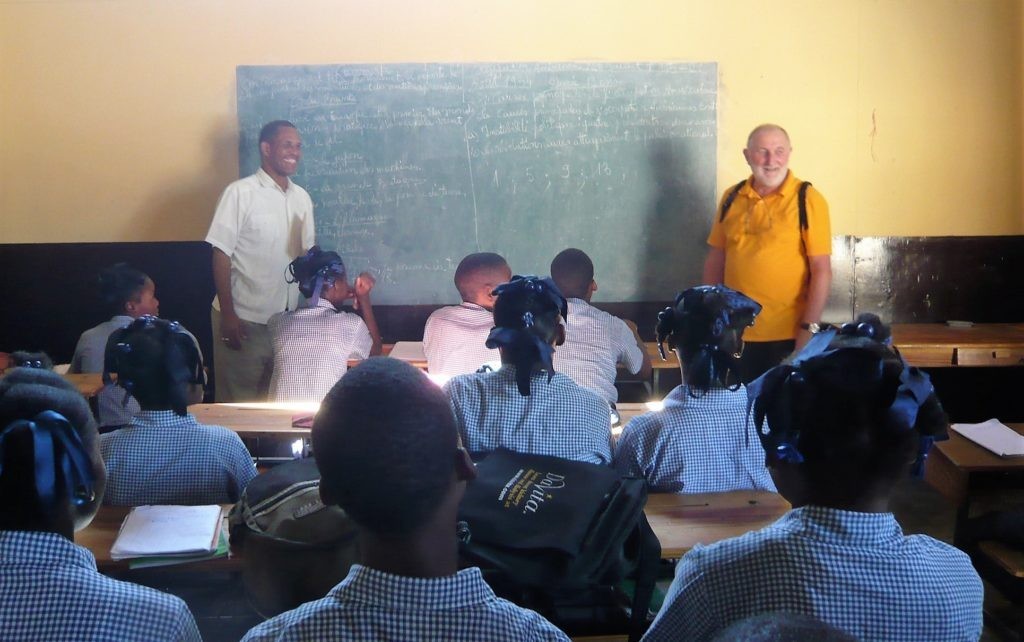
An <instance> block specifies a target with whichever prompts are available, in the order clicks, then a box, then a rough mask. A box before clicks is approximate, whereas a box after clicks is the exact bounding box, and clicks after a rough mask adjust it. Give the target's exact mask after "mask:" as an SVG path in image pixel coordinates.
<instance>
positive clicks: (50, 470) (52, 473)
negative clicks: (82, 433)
mask: <svg viewBox="0 0 1024 642" xmlns="http://www.w3.org/2000/svg"><path fill="white" fill-rule="evenodd" d="M22 429H27V430H29V431H30V432H31V433H32V442H33V443H32V449H33V453H34V457H35V477H36V492H37V493H38V495H39V501H40V502H41V503H42V505H43V506H46V507H48V508H49V507H52V506H53V505H54V503H55V502H56V499H57V464H58V462H59V465H60V468H61V472H62V473H63V477H64V486H65V489H66V490H67V496H68V498H69V499H70V500H71V501H72V502H73V503H74V504H75V505H76V506H80V505H82V504H86V503H88V502H91V501H93V500H94V499H95V498H96V494H95V492H94V491H93V484H94V483H95V477H94V475H93V470H92V464H91V462H90V461H89V456H88V455H87V454H86V452H85V446H84V445H83V444H82V439H81V437H79V436H78V433H77V432H75V429H74V427H73V426H72V425H71V423H70V422H69V421H68V420H67V419H66V418H65V417H64V415H62V414H60V413H59V412H55V411H53V410H44V411H43V412H41V413H39V414H38V415H36V416H35V417H34V418H33V419H18V420H16V421H13V422H11V423H10V424H8V425H7V427H6V428H4V429H3V431H2V432H0V474H3V450H4V445H5V444H6V441H7V439H8V438H9V437H10V436H11V435H13V434H14V433H16V432H18V431H19V430H22Z"/></svg>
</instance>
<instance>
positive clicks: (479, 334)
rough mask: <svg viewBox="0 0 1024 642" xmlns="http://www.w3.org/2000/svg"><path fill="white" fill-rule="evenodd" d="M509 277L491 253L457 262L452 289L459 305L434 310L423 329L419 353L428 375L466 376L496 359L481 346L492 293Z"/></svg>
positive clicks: (490, 317) (487, 328)
mask: <svg viewBox="0 0 1024 642" xmlns="http://www.w3.org/2000/svg"><path fill="white" fill-rule="evenodd" d="M511 278H512V270H510V269H509V267H508V263H506V262H505V259H504V258H502V257H501V256H500V255H498V254H494V253H493V252H478V253H476V254H470V255H469V256H467V257H466V258H464V259H462V261H460V262H459V267H458V268H456V270H455V287H456V288H458V290H459V296H461V297H462V303H461V304H460V305H450V306H447V307H444V308H440V309H438V310H435V311H434V312H433V313H432V314H431V315H430V316H429V317H427V324H426V326H425V327H424V328H423V354H425V355H426V357H427V370H428V371H429V372H430V373H431V374H436V375H441V376H445V377H453V376H455V375H460V374H468V373H471V372H476V371H477V370H478V369H479V368H480V366H482V365H484V364H485V363H494V362H497V361H498V360H499V358H500V357H499V356H498V351H497V350H494V349H491V348H488V347H487V345H485V344H486V342H487V334H488V333H489V332H490V331H491V328H493V327H494V315H493V314H492V310H493V309H494V295H493V294H492V292H493V290H494V288H496V287H497V286H498V285H499V284H501V283H505V282H507V281H508V280H509V279H511Z"/></svg>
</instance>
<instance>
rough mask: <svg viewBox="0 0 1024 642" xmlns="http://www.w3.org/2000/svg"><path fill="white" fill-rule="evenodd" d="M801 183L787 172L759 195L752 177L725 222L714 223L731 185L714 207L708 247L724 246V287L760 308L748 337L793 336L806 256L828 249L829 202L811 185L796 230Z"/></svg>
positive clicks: (804, 282) (803, 301)
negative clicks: (803, 227) (802, 222)
mask: <svg viewBox="0 0 1024 642" xmlns="http://www.w3.org/2000/svg"><path fill="white" fill-rule="evenodd" d="M801 182H802V181H801V180H800V179H798V178H796V177H795V176H793V172H792V171H790V172H789V174H787V175H786V179H785V180H784V181H783V182H782V185H781V186H780V187H779V189H778V190H777V191H775V192H773V193H771V194H769V195H768V196H764V197H762V196H761V195H760V194H758V193H757V191H756V190H754V188H753V185H752V183H753V179H748V180H747V183H746V184H745V185H744V186H743V187H742V188H740V191H739V193H737V194H736V199H735V200H733V202H732V205H731V206H730V207H729V211H728V212H726V214H725V220H724V221H722V222H719V218H720V216H719V214H718V212H720V211H721V209H722V202H724V201H725V199H726V197H727V195H728V194H729V193H730V192H732V190H733V188H732V187H730V188H729V189H728V190H726V192H725V193H724V194H723V195H722V201H721V202H719V206H718V209H717V210H716V211H715V219H714V222H712V224H711V233H710V234H709V235H708V245H710V246H712V247H716V248H719V249H722V250H725V285H727V286H729V287H730V288H733V289H734V290H739V291H740V292H742V293H743V294H746V295H747V296H749V297H750V298H752V299H754V300H755V301H757V302H758V303H760V304H761V305H762V306H763V308H762V310H761V313H760V314H759V315H758V316H757V319H756V320H755V321H754V325H753V326H751V327H750V328H748V329H747V331H746V332H745V333H744V334H743V338H744V339H745V340H747V341H783V340H787V339H792V338H793V337H795V336H796V333H797V329H798V325H799V323H800V322H801V321H802V320H803V319H801V318H800V317H801V316H802V314H803V310H804V307H805V305H806V304H807V283H808V280H809V278H810V268H809V267H808V265H807V257H808V256H821V255H827V254H831V253H832V231H831V226H830V224H829V216H828V204H827V203H826V202H825V198H824V197H823V196H822V195H821V193H820V192H818V190H816V189H814V187H813V186H812V187H808V188H807V229H806V230H801V229H800V214H799V202H798V198H797V192H798V191H799V189H800V183H801ZM801 238H802V239H803V242H804V243H805V244H806V248H807V251H806V254H805V252H804V249H803V247H802V246H801V243H800V241H801Z"/></svg>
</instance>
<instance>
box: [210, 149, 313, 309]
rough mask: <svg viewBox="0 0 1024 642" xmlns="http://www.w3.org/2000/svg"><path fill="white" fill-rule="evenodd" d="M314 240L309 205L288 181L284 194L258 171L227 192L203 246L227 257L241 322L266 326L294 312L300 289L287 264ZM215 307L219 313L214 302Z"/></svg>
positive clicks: (235, 183)
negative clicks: (282, 314) (279, 314)
mask: <svg viewBox="0 0 1024 642" xmlns="http://www.w3.org/2000/svg"><path fill="white" fill-rule="evenodd" d="M314 240H315V230H314V227H313V201H312V200H311V199H310V198H309V194H307V193H306V190H304V189H302V188H301V187H299V186H298V185H296V184H295V183H293V182H292V181H291V180H289V181H288V189H287V190H282V189H281V186H280V185H278V184H277V183H276V182H275V181H274V179H273V178H271V177H270V175H269V174H267V173H266V172H265V171H263V169H262V168H260V169H259V170H257V171H256V173H255V174H253V175H252V176H248V177H246V178H243V179H241V180H237V181H235V182H234V183H231V184H230V185H228V186H227V188H225V190H224V193H223V194H222V195H221V197H220V202H219V203H217V211H216V212H215V213H214V215H213V222H212V223H211V224H210V231H209V232H207V234H206V242H207V243H209V244H210V245H212V246H213V247H215V248H217V249H218V250H220V251H222V252H224V254H227V255H228V257H230V258H231V298H232V299H233V301H234V305H235V312H236V313H237V314H238V316H239V318H241V319H244V320H245V321H249V322H251V323H259V324H265V323H266V322H267V319H269V318H270V316H271V315H272V314H276V313H277V312H283V311H284V310H294V309H295V307H296V306H297V304H298V300H299V291H298V288H297V287H296V286H294V285H289V284H288V283H287V282H286V281H285V274H286V271H287V269H288V264H289V263H291V262H292V259H294V258H295V257H296V256H299V255H300V254H302V253H303V252H305V251H306V250H307V249H308V248H310V247H312V245H313V242H314ZM213 307H214V308H215V309H217V310H220V303H219V301H217V299H214V302H213Z"/></svg>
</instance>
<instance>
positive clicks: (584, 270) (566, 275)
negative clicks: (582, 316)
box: [551, 247, 594, 299]
mask: <svg viewBox="0 0 1024 642" xmlns="http://www.w3.org/2000/svg"><path fill="white" fill-rule="evenodd" d="M551 278H552V279H553V280H554V282H555V283H556V284H557V285H558V287H559V288H560V289H561V290H562V294H564V295H565V296H567V297H574V298H577V299H582V298H583V297H585V296H586V294H587V289H588V288H589V287H590V284H591V283H592V282H593V281H594V262H593V261H591V260H590V257H589V256H587V253H586V252H584V251H583V250H578V249H576V248H574V247H570V248H568V249H565V250H562V251H561V252H559V253H558V255H557V256H555V258H554V259H553V260H552V261H551Z"/></svg>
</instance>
